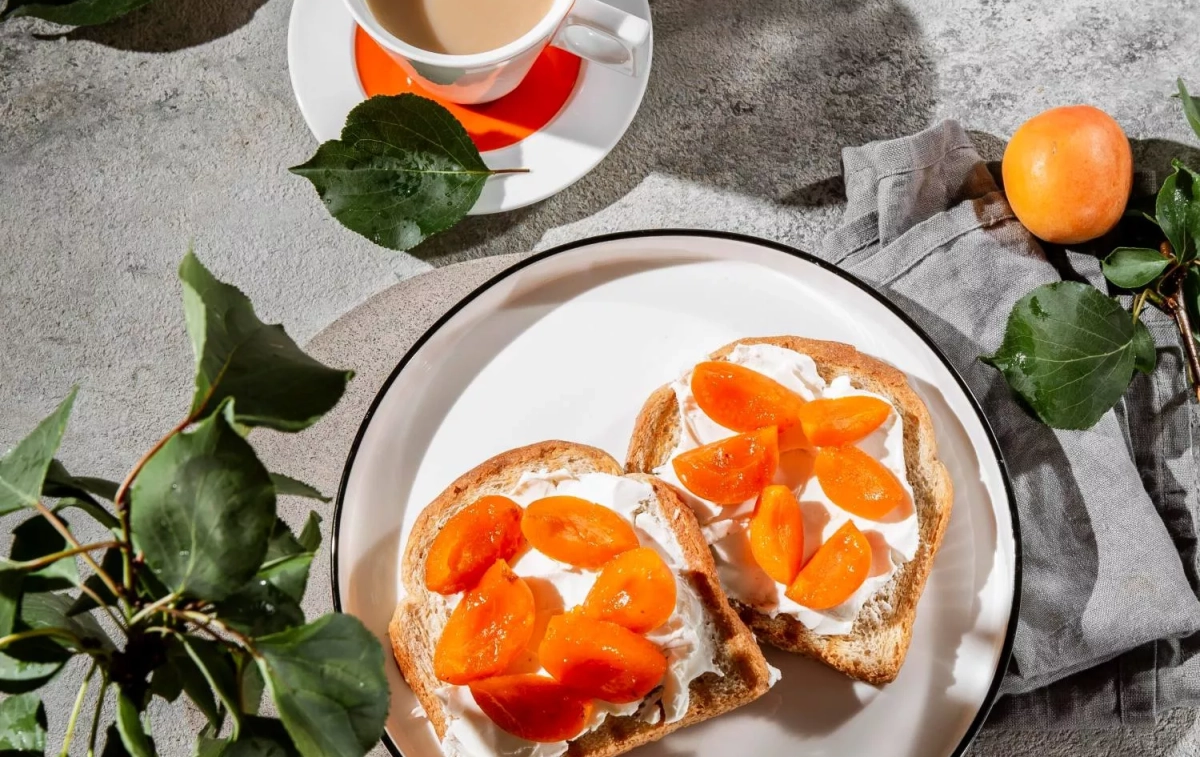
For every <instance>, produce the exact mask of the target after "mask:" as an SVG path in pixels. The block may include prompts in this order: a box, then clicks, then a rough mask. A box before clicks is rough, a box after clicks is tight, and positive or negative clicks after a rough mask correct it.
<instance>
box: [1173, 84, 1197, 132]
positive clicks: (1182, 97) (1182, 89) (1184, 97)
mask: <svg viewBox="0 0 1200 757" xmlns="http://www.w3.org/2000/svg"><path fill="white" fill-rule="evenodd" d="M1175 83H1176V84H1178V85H1179V101H1180V102H1182V103H1183V115H1184V116H1186V117H1187V122H1188V124H1189V125H1190V126H1191V127H1192V131H1194V132H1196V136H1197V137H1200V105H1198V104H1197V102H1196V98H1194V97H1192V96H1191V95H1189V94H1188V91H1187V87H1186V86H1184V83H1183V79H1176V80H1175Z"/></svg>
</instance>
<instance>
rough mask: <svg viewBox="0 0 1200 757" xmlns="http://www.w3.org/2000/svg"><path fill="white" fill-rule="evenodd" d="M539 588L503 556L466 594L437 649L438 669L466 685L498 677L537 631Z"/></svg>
mask: <svg viewBox="0 0 1200 757" xmlns="http://www.w3.org/2000/svg"><path fill="white" fill-rule="evenodd" d="M533 622H534V606H533V592H532V591H530V590H529V586H528V585H527V584H526V583H525V582H524V581H523V580H521V578H519V577H518V576H517V574H515V573H513V572H512V569H511V568H509V567H508V563H506V562H505V561H504V560H497V561H496V562H494V563H493V564H492V567H490V568H488V569H487V572H485V573H484V574H483V578H481V579H480V580H479V585H477V586H476V587H475V588H474V589H471V590H470V591H468V592H467V593H466V594H464V595H463V597H462V600H461V601H459V603H458V606H457V607H455V608H454V612H452V613H450V620H448V621H447V622H446V627H445V628H444V629H443V630H442V638H440V639H438V643H437V646H436V647H435V648H434V650H433V672H434V675H436V676H437V677H438V678H439V679H441V680H443V681H445V682H446V683H453V684H457V685H461V684H464V683H470V682H471V681H477V680H479V679H480V678H487V677H489V676H494V675H498V674H499V673H502V672H504V669H505V668H507V667H508V666H509V664H510V663H512V661H513V660H515V659H516V658H517V656H518V655H520V654H521V650H522V649H524V648H525V645H526V644H528V643H529V638H530V636H532V635H533Z"/></svg>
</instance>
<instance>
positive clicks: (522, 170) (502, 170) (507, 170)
mask: <svg viewBox="0 0 1200 757" xmlns="http://www.w3.org/2000/svg"><path fill="white" fill-rule="evenodd" d="M488 173H490V174H492V175H493V176H495V175H497V174H505V173H529V169H528V168H493V169H492V170H491V171H489V172H488Z"/></svg>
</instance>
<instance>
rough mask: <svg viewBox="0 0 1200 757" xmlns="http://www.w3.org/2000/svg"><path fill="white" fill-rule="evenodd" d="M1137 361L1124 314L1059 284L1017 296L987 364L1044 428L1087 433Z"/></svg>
mask: <svg viewBox="0 0 1200 757" xmlns="http://www.w3.org/2000/svg"><path fill="white" fill-rule="evenodd" d="M1135 358H1136V347H1135V345H1134V327H1133V319H1132V318H1130V317H1129V313H1128V312H1126V311H1125V310H1124V309H1122V308H1121V306H1120V304H1119V303H1118V302H1117V301H1116V300H1115V299H1113V298H1111V297H1107V296H1105V295H1103V294H1101V293H1100V292H1099V291H1097V290H1096V289H1095V288H1093V287H1091V286H1088V285H1087V284H1081V283H1078V282H1072V281H1063V282H1059V283H1056V284H1047V285H1044V286H1040V287H1038V288H1037V289H1034V290H1033V291H1032V292H1030V293H1029V294H1027V295H1025V296H1024V297H1022V298H1021V299H1020V300H1019V301H1018V302H1017V304H1016V305H1015V306H1014V307H1013V309H1012V313H1010V314H1009V317H1008V325H1007V327H1006V329H1005V332H1004V340H1003V342H1002V343H1001V345H1000V349H999V350H997V351H996V354H995V355H992V356H991V357H987V358H984V360H985V362H988V363H989V364H991V365H993V366H995V367H996V368H998V369H999V370H1000V371H1001V372H1002V373H1003V374H1004V378H1005V379H1006V380H1007V381H1008V384H1009V386H1011V387H1012V388H1013V390H1014V391H1016V392H1017V394H1019V395H1020V396H1021V398H1022V399H1024V400H1025V402H1026V403H1028V405H1029V407H1030V408H1032V409H1033V411H1034V412H1035V413H1036V414H1037V416H1038V417H1039V418H1041V420H1042V422H1044V423H1046V424H1047V425H1049V426H1053V427H1055V428H1063V429H1084V428H1090V427H1091V426H1093V425H1094V424H1095V423H1096V421H1098V420H1100V418H1101V417H1102V416H1103V415H1104V413H1105V412H1107V411H1108V410H1109V408H1111V407H1112V406H1113V405H1115V404H1116V402H1117V400H1119V399H1120V398H1121V395H1122V394H1124V392H1125V389H1126V388H1127V387H1128V386H1129V381H1130V379H1131V377H1132V375H1133V368H1134V362H1135Z"/></svg>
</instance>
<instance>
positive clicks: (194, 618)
mask: <svg viewBox="0 0 1200 757" xmlns="http://www.w3.org/2000/svg"><path fill="white" fill-rule="evenodd" d="M164 612H165V613H166V614H167V615H171V616H174V617H177V618H181V619H183V620H187V621H189V622H191V623H193V624H195V625H198V626H200V627H201V628H203V629H204V630H205V631H208V632H209V633H210V634H213V637H214V638H217V639H220V640H221V641H223V642H225V643H226V644H228V643H229V639H226V638H224V637H222V636H220V635H219V634H216V633H215V632H214V631H213V630H212V629H213V628H216V629H218V630H220V631H221V632H222V633H224V634H226V635H227V636H229V637H230V638H231V639H233V640H235V641H236V642H237V643H238V644H239V645H240V646H241V647H242V648H244V649H245V650H246V651H247V652H249V653H250V654H252V655H254V656H255V657H257V656H258V655H257V654H255V651H254V645H253V643H252V642H251V641H250V638H249V637H248V636H245V635H244V634H241V633H239V632H237V631H235V630H233V629H232V628H230V627H229V626H227V625H225V624H224V623H223V622H221V621H219V620H217V619H216V618H214V617H212V616H210V615H205V614H204V613H200V612H191V611H188V610H176V609H175V608H173V607H171V608H167V609H166V610H164Z"/></svg>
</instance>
